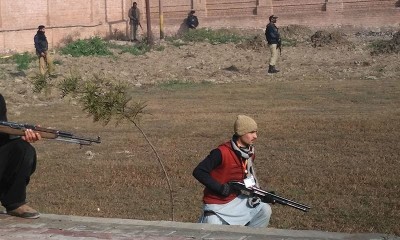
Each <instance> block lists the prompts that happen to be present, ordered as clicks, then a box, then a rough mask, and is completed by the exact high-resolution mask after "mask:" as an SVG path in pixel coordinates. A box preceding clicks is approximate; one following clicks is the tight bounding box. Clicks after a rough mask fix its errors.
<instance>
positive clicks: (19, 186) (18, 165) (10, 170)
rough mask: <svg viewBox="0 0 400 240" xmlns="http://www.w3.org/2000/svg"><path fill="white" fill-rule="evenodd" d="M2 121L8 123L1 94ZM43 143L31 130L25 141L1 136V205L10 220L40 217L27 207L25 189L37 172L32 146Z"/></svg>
mask: <svg viewBox="0 0 400 240" xmlns="http://www.w3.org/2000/svg"><path fill="white" fill-rule="evenodd" d="M0 121H7V108H6V102H5V100H4V98H3V96H2V95H1V94H0ZM40 139H41V136H40V134H39V133H35V132H33V131H32V130H31V129H27V130H25V136H22V137H16V136H11V135H8V134H5V133H1V132H0V202H1V204H2V205H3V206H4V207H5V208H6V211H7V214H9V215H11V216H16V217H22V218H31V219H32V218H38V217H39V216H40V214H39V213H38V212H37V211H36V210H35V209H33V208H31V207H30V206H28V205H27V204H26V187H27V185H28V184H29V180H30V176H31V175H32V174H33V173H34V172H35V168H36V151H35V148H34V147H33V146H32V145H31V144H30V143H33V142H36V141H37V140H40Z"/></svg>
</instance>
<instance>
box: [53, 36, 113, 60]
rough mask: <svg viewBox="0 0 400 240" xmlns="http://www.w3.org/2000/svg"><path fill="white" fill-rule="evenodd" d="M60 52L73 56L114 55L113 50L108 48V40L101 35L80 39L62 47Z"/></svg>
mask: <svg viewBox="0 0 400 240" xmlns="http://www.w3.org/2000/svg"><path fill="white" fill-rule="evenodd" d="M60 52H61V54H65V55H67V54H69V55H71V56H73V57H80V56H95V55H100V56H105V55H112V52H111V51H110V50H109V49H108V46H107V42H105V41H104V40H103V39H101V38H100V37H92V38H89V39H84V40H81V39H79V40H77V41H74V42H72V43H70V44H68V45H66V46H65V47H63V48H61V51H60Z"/></svg>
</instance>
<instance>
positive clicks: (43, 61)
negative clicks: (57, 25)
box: [33, 25, 54, 75]
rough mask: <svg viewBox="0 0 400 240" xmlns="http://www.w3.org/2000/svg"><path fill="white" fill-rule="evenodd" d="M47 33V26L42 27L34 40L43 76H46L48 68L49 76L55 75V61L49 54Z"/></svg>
mask: <svg viewBox="0 0 400 240" xmlns="http://www.w3.org/2000/svg"><path fill="white" fill-rule="evenodd" d="M45 32H46V28H45V26H43V25H40V26H39V27H38V31H37V33H36V35H35V37H34V38H33V41H34V42H35V49H36V55H37V56H38V57H39V70H40V73H41V74H42V75H45V74H46V68H48V73H49V74H53V71H54V66H53V59H52V58H51V56H50V54H48V50H49V44H48V42H47V38H46V35H45Z"/></svg>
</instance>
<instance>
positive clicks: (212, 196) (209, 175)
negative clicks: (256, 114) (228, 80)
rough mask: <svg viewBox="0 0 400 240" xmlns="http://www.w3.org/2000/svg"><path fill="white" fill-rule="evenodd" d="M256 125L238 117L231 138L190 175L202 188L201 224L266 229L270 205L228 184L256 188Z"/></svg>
mask: <svg viewBox="0 0 400 240" xmlns="http://www.w3.org/2000/svg"><path fill="white" fill-rule="evenodd" d="M256 140H257V124H256V122H255V121H254V120H253V119H252V118H250V117H248V116H245V115H239V116H237V119H236V121H235V123H234V135H233V137H232V139H231V140H230V141H227V142H225V143H223V144H221V145H220V146H218V148H216V149H214V150H212V151H211V152H210V154H209V155H208V156H207V157H206V158H205V159H204V160H203V161H201V162H200V163H199V165H198V166H197V167H196V168H195V169H194V171H193V176H194V177H195V178H196V179H197V180H198V181H199V182H200V183H202V184H203V185H204V186H205V189H204V196H203V202H204V205H203V214H202V216H201V218H200V222H201V223H210V224H220V225H242V226H249V227H260V228H261V227H266V226H268V223H269V220H270V217H271V213H272V210H271V207H270V205H269V204H267V203H264V202H261V200H260V199H259V198H257V197H249V196H246V195H242V194H239V193H238V192H237V191H236V190H235V189H234V187H232V186H231V185H230V184H229V182H231V181H239V182H244V181H246V182H247V183H251V185H253V186H258V183H257V179H256V176H255V171H254V167H253V161H254V158H255V155H254V146H253V144H254V142H255V141H256Z"/></svg>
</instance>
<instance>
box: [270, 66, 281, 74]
mask: <svg viewBox="0 0 400 240" xmlns="http://www.w3.org/2000/svg"><path fill="white" fill-rule="evenodd" d="M277 72H279V70H277V69H276V68H275V66H272V65H269V68H268V73H277Z"/></svg>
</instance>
